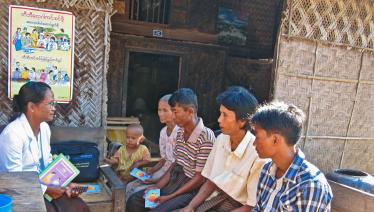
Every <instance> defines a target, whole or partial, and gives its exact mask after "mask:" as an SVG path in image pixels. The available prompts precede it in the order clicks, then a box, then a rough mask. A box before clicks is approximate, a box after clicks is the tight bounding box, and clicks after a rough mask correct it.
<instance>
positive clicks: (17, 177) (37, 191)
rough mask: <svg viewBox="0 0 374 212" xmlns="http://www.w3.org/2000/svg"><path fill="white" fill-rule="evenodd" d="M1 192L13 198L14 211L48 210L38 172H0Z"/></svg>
mask: <svg viewBox="0 0 374 212" xmlns="http://www.w3.org/2000/svg"><path fill="white" fill-rule="evenodd" d="M0 193H1V194H6V195H8V196H10V197H12V199H13V211H15V212H16V211H30V212H32V211H47V210H46V208H45V203H44V198H43V193H42V189H41V187H40V183H39V178H38V173H37V172H10V173H1V174H0Z"/></svg>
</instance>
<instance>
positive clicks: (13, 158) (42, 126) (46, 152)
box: [0, 82, 89, 211]
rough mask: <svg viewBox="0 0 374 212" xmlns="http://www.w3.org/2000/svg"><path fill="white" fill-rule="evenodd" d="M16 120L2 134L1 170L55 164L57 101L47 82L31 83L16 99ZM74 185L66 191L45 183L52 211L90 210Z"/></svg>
mask: <svg viewBox="0 0 374 212" xmlns="http://www.w3.org/2000/svg"><path fill="white" fill-rule="evenodd" d="M13 110H14V113H15V114H14V118H13V121H12V122H11V123H9V124H8V126H7V127H6V128H5V129H4V130H3V131H2V133H1V134H0V171H7V172H14V171H37V172H38V173H40V172H41V171H42V170H43V169H44V168H45V167H46V166H47V165H48V164H49V163H50V162H51V159H52V158H51V153H50V151H51V147H50V136H51V131H50V129H49V126H48V124H47V123H46V122H49V121H52V120H53V117H54V113H55V110H56V109H55V101H54V97H53V92H52V90H51V87H50V86H49V85H48V84H46V83H43V82H27V83H26V84H24V85H23V86H22V87H21V89H20V91H19V93H18V95H14V97H13ZM75 186H76V185H75V184H70V185H69V186H67V187H66V188H62V187H56V186H53V187H50V186H47V185H43V184H42V190H43V193H44V192H45V193H46V194H48V195H49V196H50V197H52V198H53V201H51V202H48V201H47V200H45V203H46V207H47V210H48V211H89V209H88V207H87V205H86V204H85V203H84V202H83V201H82V200H81V199H80V198H76V197H77V196H78V195H79V193H78V192H76V191H75V190H74V189H73V188H74V187H75Z"/></svg>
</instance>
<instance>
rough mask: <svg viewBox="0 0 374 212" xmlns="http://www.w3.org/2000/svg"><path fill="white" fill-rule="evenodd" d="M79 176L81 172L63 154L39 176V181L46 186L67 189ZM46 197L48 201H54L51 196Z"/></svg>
mask: <svg viewBox="0 0 374 212" xmlns="http://www.w3.org/2000/svg"><path fill="white" fill-rule="evenodd" d="M78 174H79V170H78V169H77V168H76V167H75V166H74V165H73V164H72V163H71V162H70V161H69V160H68V159H67V158H66V157H65V156H64V155H63V154H60V155H59V156H58V157H57V158H56V159H55V160H53V161H52V162H51V163H50V164H49V165H48V166H47V168H46V169H44V170H43V171H42V172H41V173H40V174H39V181H40V183H42V184H44V185H46V186H51V187H65V186H67V185H68V184H69V183H70V182H71V181H72V180H73V179H74V178H75V177H76V176H77V175H78ZM44 196H45V198H46V199H47V200H49V201H51V200H52V198H50V196H49V195H47V194H45V195H44Z"/></svg>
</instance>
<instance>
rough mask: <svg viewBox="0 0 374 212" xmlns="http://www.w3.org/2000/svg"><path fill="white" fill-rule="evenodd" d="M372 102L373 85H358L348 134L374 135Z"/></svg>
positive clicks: (373, 98) (373, 101) (373, 97)
mask: <svg viewBox="0 0 374 212" xmlns="http://www.w3.org/2000/svg"><path fill="white" fill-rule="evenodd" d="M373 103H374V85H368V84H362V85H360V87H359V90H358V94H357V101H356V106H355V110H354V112H353V116H352V122H351V127H350V131H349V132H348V136H356V137H362V136H366V137H372V138H373V137H374V130H373V126H374V112H373Z"/></svg>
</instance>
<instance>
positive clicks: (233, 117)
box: [181, 86, 266, 212]
mask: <svg viewBox="0 0 374 212" xmlns="http://www.w3.org/2000/svg"><path fill="white" fill-rule="evenodd" d="M216 100H217V103H218V105H219V111H220V115H219V117H218V123H219V127H220V129H221V132H222V133H221V134H220V135H219V136H218V137H217V139H216V142H215V143H214V145H213V149H212V151H211V152H210V154H209V157H208V160H207V162H206V164H205V167H204V169H203V171H202V175H203V176H204V177H205V178H206V179H207V180H206V182H205V183H204V184H203V185H202V186H201V188H200V190H199V193H198V194H197V195H196V196H195V197H194V198H193V199H192V201H191V202H190V203H189V204H188V206H186V207H185V208H183V209H182V210H181V211H182V212H193V211H195V210H196V211H199V212H204V211H211V210H213V211H235V212H237V211H250V210H251V209H252V208H253V207H254V206H255V205H256V191H257V184H258V181H259V175H260V172H261V169H262V167H263V165H264V163H265V162H266V161H265V160H262V159H259V157H258V155H257V152H256V150H255V148H254V146H253V142H254V140H255V136H254V135H253V134H252V133H251V132H250V131H249V130H250V124H249V119H248V117H249V116H250V115H251V114H253V112H254V111H255V109H256V106H257V100H256V98H255V97H254V96H253V95H252V94H251V93H250V92H249V91H248V90H246V89H245V88H243V87H239V86H235V87H230V88H228V89H227V90H226V91H224V92H222V93H221V94H220V95H219V96H218V97H217V98H216ZM208 197H209V198H208ZM207 199H208V200H207Z"/></svg>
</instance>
